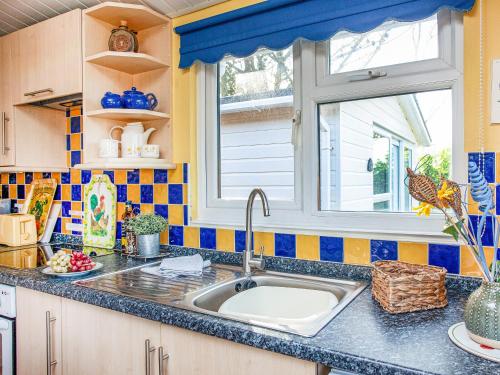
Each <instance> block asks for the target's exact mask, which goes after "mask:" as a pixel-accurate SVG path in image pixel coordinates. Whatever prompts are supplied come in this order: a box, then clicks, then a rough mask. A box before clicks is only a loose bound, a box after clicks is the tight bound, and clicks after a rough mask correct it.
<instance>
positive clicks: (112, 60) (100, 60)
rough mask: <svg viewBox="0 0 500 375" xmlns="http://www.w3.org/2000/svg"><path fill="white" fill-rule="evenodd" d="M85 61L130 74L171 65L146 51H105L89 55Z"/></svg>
mask: <svg viewBox="0 0 500 375" xmlns="http://www.w3.org/2000/svg"><path fill="white" fill-rule="evenodd" d="M85 61H87V62H90V63H93V64H97V65H101V66H104V67H106V68H111V69H114V70H118V71H120V72H124V73H129V74H138V73H144V72H149V71H151V70H156V69H160V68H167V67H168V66H169V65H168V64H166V63H164V62H162V61H160V60H159V59H157V58H156V57H153V56H150V55H147V54H145V53H135V52H114V51H105V52H100V53H97V54H95V55H92V56H89V57H87V58H86V59H85Z"/></svg>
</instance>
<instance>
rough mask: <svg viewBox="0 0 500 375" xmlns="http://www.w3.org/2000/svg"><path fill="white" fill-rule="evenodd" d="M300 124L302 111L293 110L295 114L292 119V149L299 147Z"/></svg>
mask: <svg viewBox="0 0 500 375" xmlns="http://www.w3.org/2000/svg"><path fill="white" fill-rule="evenodd" d="M301 122H302V111H301V110H300V109H297V110H295V114H294V116H293V118H292V144H293V145H294V147H298V145H299V127H300V124H301Z"/></svg>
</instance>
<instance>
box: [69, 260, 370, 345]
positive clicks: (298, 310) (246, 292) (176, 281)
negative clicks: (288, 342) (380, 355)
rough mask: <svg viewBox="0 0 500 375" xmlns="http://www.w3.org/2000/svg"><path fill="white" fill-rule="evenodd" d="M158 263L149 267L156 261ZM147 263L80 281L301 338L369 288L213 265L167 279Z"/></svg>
mask: <svg viewBox="0 0 500 375" xmlns="http://www.w3.org/2000/svg"><path fill="white" fill-rule="evenodd" d="M157 264H158V263H154V264H152V265H149V266H148V267H150V266H154V265H157ZM143 267H144V266H140V267H136V268H132V269H128V270H125V271H120V272H115V273H111V274H106V275H102V276H97V277H95V278H91V279H85V280H80V281H75V283H76V284H78V285H81V286H85V287H87V288H93V289H97V290H101V291H105V292H109V293H114V294H119V295H124V296H128V297H133V298H138V299H143V300H148V301H153V302H156V303H161V304H165V305H169V306H174V307H178V308H182V309H186V310H190V311H195V312H199V313H203V314H208V315H213V316H217V317H223V318H227V319H231V320H236V321H240V322H244V323H248V324H252V325H255V326H260V327H265V328H270V329H274V330H278V331H284V332H289V333H293V334H297V335H301V336H307V337H311V336H314V335H316V334H317V333H318V332H319V331H320V330H321V329H322V328H323V327H324V326H325V325H326V324H328V322H329V321H331V320H332V319H333V318H334V317H335V316H336V315H337V314H338V313H340V311H342V309H343V308H344V307H346V306H347V304H348V303H349V302H351V301H352V300H353V299H354V298H355V297H356V296H357V295H358V294H359V293H360V292H361V291H362V290H363V289H364V288H365V287H366V284H365V283H362V282H356V281H348V280H338V279H327V278H320V277H313V276H305V275H296V274H287V273H279V272H271V271H256V272H255V273H254V274H252V276H251V277H250V278H248V277H245V276H244V275H243V274H242V272H241V268H240V267H234V266H226V265H212V266H210V267H208V268H206V269H205V270H204V271H203V274H202V275H189V276H179V277H175V278H166V277H161V276H155V275H151V274H149V273H145V272H142V271H141V268H143Z"/></svg>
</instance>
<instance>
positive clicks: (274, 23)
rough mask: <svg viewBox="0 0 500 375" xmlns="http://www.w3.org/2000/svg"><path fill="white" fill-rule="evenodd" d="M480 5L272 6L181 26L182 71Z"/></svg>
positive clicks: (363, 1)
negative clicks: (198, 63)
mask: <svg viewBox="0 0 500 375" xmlns="http://www.w3.org/2000/svg"><path fill="white" fill-rule="evenodd" d="M474 1H475V0H268V1H265V2H263V3H259V4H256V5H252V6H248V7H245V8H241V9H238V10H234V11H232V12H227V13H223V14H220V15H218V16H215V17H210V18H206V19H203V20H201V21H196V22H193V23H190V24H187V25H183V26H179V27H177V28H176V29H175V31H176V32H177V33H178V34H179V35H180V37H181V48H180V55H181V59H180V63H179V67H180V68H188V67H190V66H191V65H192V64H193V63H194V62H195V61H197V60H199V61H202V62H205V63H217V62H218V61H220V60H221V59H222V58H223V57H224V55H226V54H231V55H233V56H238V57H244V56H248V55H251V54H252V53H253V52H254V51H255V50H256V49H257V48H260V47H267V48H270V49H282V48H285V47H287V46H289V45H290V44H292V43H293V42H294V41H295V40H296V39H298V38H304V39H308V40H311V41H322V40H326V39H328V38H330V37H331V36H333V35H334V34H335V33H337V32H338V31H341V30H348V31H351V32H356V33H362V32H366V31H369V30H371V29H373V28H375V27H377V26H379V25H380V24H382V23H383V22H385V21H387V20H397V21H416V20H421V19H424V18H427V17H430V16H431V15H433V14H434V13H436V12H437V11H439V10H441V9H443V8H449V9H453V10H456V11H462V12H464V11H468V10H470V9H471V8H472V6H473V5H474Z"/></svg>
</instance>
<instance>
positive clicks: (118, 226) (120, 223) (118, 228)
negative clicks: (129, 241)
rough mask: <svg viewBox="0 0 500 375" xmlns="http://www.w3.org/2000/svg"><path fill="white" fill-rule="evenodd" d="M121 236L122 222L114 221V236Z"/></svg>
mask: <svg viewBox="0 0 500 375" xmlns="http://www.w3.org/2000/svg"><path fill="white" fill-rule="evenodd" d="M121 237H122V222H121V221H117V222H116V238H117V239H118V238H121Z"/></svg>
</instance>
